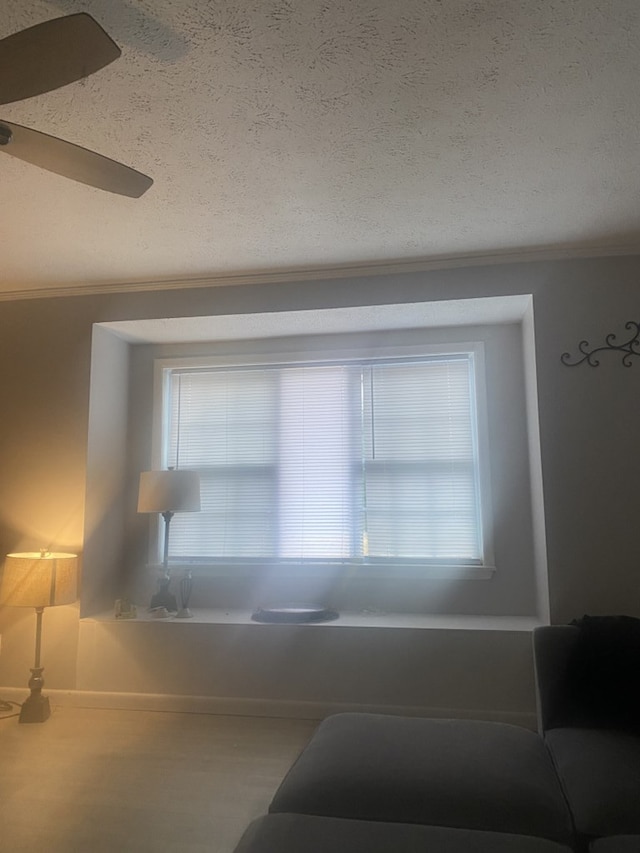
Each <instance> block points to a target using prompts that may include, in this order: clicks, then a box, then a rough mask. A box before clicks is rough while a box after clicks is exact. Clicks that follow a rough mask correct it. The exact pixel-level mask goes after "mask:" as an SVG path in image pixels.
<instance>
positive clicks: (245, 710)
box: [0, 687, 537, 730]
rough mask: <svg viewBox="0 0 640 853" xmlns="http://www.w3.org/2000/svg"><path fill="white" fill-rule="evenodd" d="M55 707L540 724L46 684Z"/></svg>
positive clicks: (521, 715) (6, 694)
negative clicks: (60, 687)
mask: <svg viewBox="0 0 640 853" xmlns="http://www.w3.org/2000/svg"><path fill="white" fill-rule="evenodd" d="M45 693H46V695H47V696H48V697H49V699H50V702H51V704H52V706H53V708H54V709H55V708H56V707H59V708H65V707H66V708H99V709H104V710H131V711H170V712H177V713H188V714H222V715H228V716H235V717H285V718H291V719H299V720H323V719H324V718H325V717H328V716H330V715H331V714H338V713H342V712H345V711H357V712H361V713H371V714H395V715H400V716H405V717H434V718H439V719H443V718H444V719H464V720H491V721H494V722H500V723H511V724H512V725H516V726H522V727H524V728H527V729H533V730H535V729H536V725H537V723H536V715H535V713H534V712H528V711H492V710H487V709H482V710H479V709H466V708H420V707H414V706H399V705H366V704H355V703H354V704H349V703H337V702H336V703H333V702H296V701H288V700H278V699H245V698H236V697H227V696H181V695H175V694H167V693H111V692H103V691H90V690H48V689H47V690H46V691H45ZM26 695H27V691H26V690H25V689H24V688H18V687H0V698H1V699H6V700H8V701H9V700H10V701H13V702H23V701H24V699H25V698H26Z"/></svg>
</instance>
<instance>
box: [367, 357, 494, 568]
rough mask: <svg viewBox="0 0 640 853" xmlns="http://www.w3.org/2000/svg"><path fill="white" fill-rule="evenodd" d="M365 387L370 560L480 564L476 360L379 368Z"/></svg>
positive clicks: (372, 369) (369, 375) (455, 359)
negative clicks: (473, 376)
mask: <svg viewBox="0 0 640 853" xmlns="http://www.w3.org/2000/svg"><path fill="white" fill-rule="evenodd" d="M362 387H363V427H364V429H363V448H364V487H365V519H366V520H365V536H364V539H365V542H366V543H367V548H368V556H369V557H370V558H387V559H391V558H396V559H422V560H428V561H434V562H439V561H442V562H447V561H455V562H471V563H473V562H480V561H481V559H482V537H481V521H480V515H479V495H478V460H477V453H476V446H477V442H476V440H475V423H476V417H475V406H474V399H473V393H472V389H473V382H472V363H471V357H470V356H460V357H446V358H445V357H443V358H438V359H435V358H434V359H429V360H427V361H425V362H422V363H416V362H413V363H405V364H402V363H395V364H394V363H390V364H389V363H388V364H375V365H372V366H370V367H368V368H366V369H365V371H364V374H363V386H362Z"/></svg>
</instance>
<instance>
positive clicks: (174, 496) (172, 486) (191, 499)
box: [138, 468, 200, 512]
mask: <svg viewBox="0 0 640 853" xmlns="http://www.w3.org/2000/svg"><path fill="white" fill-rule="evenodd" d="M138 512H200V476H199V475H198V473H197V472H196V471H182V470H174V469H172V468H170V469H169V470H168V471H143V472H142V473H141V474H140V491H139V493H138Z"/></svg>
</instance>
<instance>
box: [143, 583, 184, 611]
mask: <svg viewBox="0 0 640 853" xmlns="http://www.w3.org/2000/svg"><path fill="white" fill-rule="evenodd" d="M170 583H171V577H170V575H168V574H166V575H163V576H162V577H161V578H160V581H159V587H158V591H157V592H156V593H154V594H153V595H152V596H151V604H150V605H149V610H155V609H156V608H158V607H164V608H165V610H168V611H169V613H175V612H176V611H177V609H178V602H177V601H176V597H175V595H174V594H173V593H172V592H171V591H170V590H169V584H170Z"/></svg>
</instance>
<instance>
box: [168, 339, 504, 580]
mask: <svg viewBox="0 0 640 853" xmlns="http://www.w3.org/2000/svg"><path fill="white" fill-rule="evenodd" d="M414 349H415V348H412V350H411V351H410V352H401V351H399V350H396V351H393V352H391V353H384V354H382V355H377V356H375V357H372V356H371V355H367V356H366V357H360V356H354V355H350V356H349V357H346V358H332V359H329V358H326V359H321V358H318V360H314V361H305V360H303V359H302V358H299V359H297V360H296V358H295V357H292V356H288V357H287V358H286V359H275V358H274V359H272V360H271V361H270V362H269V363H263V362H257V363H249V364H230V363H220V362H218V363H216V362H215V361H207V360H206V359H200V360H193V359H188V360H180V359H172V360H164V361H161V362H159V363H158V371H159V376H160V382H161V387H162V393H161V395H159V396H160V397H161V399H162V406H161V409H160V410H158V413H157V423H156V428H157V430H158V432H159V434H160V443H161V456H162V464H163V465H172V466H176V467H180V468H190V469H194V470H197V471H199V473H200V476H201V483H202V512H200V513H193V514H192V513H184V514H178V515H176V517H175V518H174V520H173V522H172V534H171V553H170V560H171V561H173V562H191V563H198V562H200V563H203V564H224V565H233V564H237V563H256V564H259V565H262V564H265V563H269V564H271V565H273V564H283V565H290V564H294V565H300V564H304V565H307V564H346V565H349V564H355V565H367V566H370V567H379V568H382V569H385V568H386V569H389V568H390V567H397V566H405V567H411V566H414V567H424V566H468V567H474V566H475V567H481V566H484V565H486V564H487V562H488V561H490V542H489V539H490V537H489V536H488V527H487V524H486V521H485V520H486V519H487V518H488V517H489V510H490V508H489V506H488V503H489V498H488V490H487V482H486V479H487V478H486V475H485V473H484V472H485V470H486V436H485V435H484V430H483V429H482V423H483V418H482V417H481V414H482V413H481V407H482V404H483V394H482V393H481V391H480V390H479V389H481V388H482V348H481V345H480V344H475V345H464V347H460V346H459V347H458V348H457V350H456V351H452V352H447V351H445V350H444V349H443V348H440V350H439V351H438V352H425V351H424V349H422V352H420V353H416V352H415V351H414ZM479 409H480V411H479Z"/></svg>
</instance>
